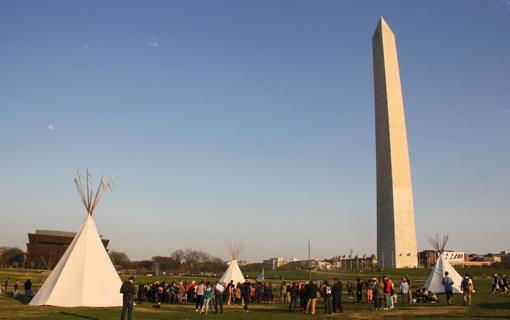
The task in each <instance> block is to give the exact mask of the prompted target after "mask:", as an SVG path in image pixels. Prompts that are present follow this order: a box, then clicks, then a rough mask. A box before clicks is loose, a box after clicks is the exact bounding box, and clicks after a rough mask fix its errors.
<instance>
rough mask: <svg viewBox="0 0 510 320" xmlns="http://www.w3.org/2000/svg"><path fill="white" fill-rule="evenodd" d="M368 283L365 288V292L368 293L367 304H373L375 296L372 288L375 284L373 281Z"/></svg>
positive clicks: (370, 280) (369, 280)
mask: <svg viewBox="0 0 510 320" xmlns="http://www.w3.org/2000/svg"><path fill="white" fill-rule="evenodd" d="M365 283H366V286H365V290H366V293H367V302H368V303H372V299H373V296H374V294H373V293H374V291H372V286H373V283H372V279H368V280H367V282H365Z"/></svg>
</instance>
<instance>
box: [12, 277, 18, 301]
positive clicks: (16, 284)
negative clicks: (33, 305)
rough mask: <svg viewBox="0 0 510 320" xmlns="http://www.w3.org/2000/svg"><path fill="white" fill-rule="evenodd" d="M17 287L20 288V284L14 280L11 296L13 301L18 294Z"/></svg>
mask: <svg viewBox="0 0 510 320" xmlns="http://www.w3.org/2000/svg"><path fill="white" fill-rule="evenodd" d="M19 286H20V282H19V280H18V279H16V281H15V282H14V293H13V294H12V297H13V298H14V299H16V298H17V297H18V293H19Z"/></svg>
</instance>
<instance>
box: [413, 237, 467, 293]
mask: <svg viewBox="0 0 510 320" xmlns="http://www.w3.org/2000/svg"><path fill="white" fill-rule="evenodd" d="M429 242H430V244H431V245H432V247H433V248H434V249H435V250H436V251H437V254H438V257H437V261H436V265H435V266H434V268H433V269H432V272H431V273H430V275H429V278H428V279H427V282H425V285H424V286H423V287H424V288H426V289H427V290H429V291H432V292H434V293H444V286H443V277H444V273H445V272H448V276H450V278H451V279H452V280H453V293H462V291H461V290H460V286H461V283H462V277H461V276H460V274H459V273H458V272H457V271H456V270H455V268H453V266H452V265H451V264H450V262H448V260H446V258H445V256H444V251H445V250H444V249H445V247H446V243H447V242H448V236H444V237H443V239H439V236H438V235H436V238H435V239H432V238H431V239H430V240H429Z"/></svg>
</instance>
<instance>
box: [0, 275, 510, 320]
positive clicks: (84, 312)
mask: <svg viewBox="0 0 510 320" xmlns="http://www.w3.org/2000/svg"><path fill="white" fill-rule="evenodd" d="M459 271H461V272H462V273H463V272H464V270H459ZM469 272H470V273H471V274H473V275H474V278H475V286H476V293H475V294H474V297H473V300H474V305H473V306H472V307H463V306H462V297H461V296H460V295H455V297H454V304H455V306H451V307H448V306H445V305H444V297H442V296H440V300H441V302H440V303H438V304H414V305H410V306H405V307H404V306H402V305H400V304H397V305H396V309H395V310H391V311H379V312H376V311H374V310H373V309H372V306H371V305H370V304H368V303H361V304H358V303H356V302H354V301H352V300H349V299H347V298H346V297H345V295H344V299H343V301H344V313H343V314H341V315H332V316H328V317H327V318H347V319H383V318H391V319H407V318H419V319H440V318H445V319H454V318H456V319H466V318H472V319H481V318H483V319H498V318H500V319H509V318H510V294H504V295H502V294H491V293H490V281H489V280H488V279H487V276H488V275H490V274H492V273H495V272H503V273H507V274H508V273H510V270H491V269H471V270H469ZM428 273H429V270H388V271H387V274H388V275H390V276H391V277H392V278H393V279H394V280H396V282H397V283H398V282H399V280H400V278H401V277H402V276H403V275H410V276H411V278H412V280H413V283H414V284H416V285H421V284H423V282H424V281H425V280H426V278H427V276H428ZM379 274H380V273H369V272H362V273H357V272H354V271H350V270H349V271H345V272H314V273H313V274H312V277H313V278H314V279H317V280H323V279H333V278H335V277H338V278H340V279H341V280H348V279H350V280H352V279H355V278H356V277H357V276H359V277H361V278H368V277H372V276H377V275H379ZM256 275H257V273H250V274H249V277H250V278H254V277H255V276H256ZM5 276H9V277H10V289H9V291H11V290H12V284H13V282H14V280H15V279H16V278H18V279H20V280H22V282H23V281H24V280H25V279H26V278H27V276H30V278H31V279H32V281H33V282H34V289H35V290H37V288H38V287H39V286H40V284H41V281H42V280H43V279H45V278H46V277H47V272H25V271H15V270H9V269H3V270H0V279H2V281H3V279H4V277H5ZM280 277H283V278H284V279H285V280H294V279H298V280H299V279H307V278H308V272H307V271H277V272H266V278H267V279H268V280H270V281H271V282H272V283H274V284H275V285H277V284H279V283H280V282H281V281H280V280H279V279H280ZM171 278H172V277H170V276H168V277H145V276H139V277H137V279H136V282H140V281H144V282H147V281H154V280H156V279H159V280H163V279H167V280H170V279H171ZM177 278H179V277H177ZM193 279H198V278H193ZM273 279H275V280H273ZM344 294H345V290H344ZM286 307H287V306H286V305H283V304H273V305H253V306H251V310H250V312H249V313H247V314H245V313H243V312H242V310H241V307H239V306H230V307H229V306H226V307H225V313H224V314H223V315H214V314H209V315H198V314H196V313H195V312H194V306H193V305H191V304H187V305H173V304H172V305H163V306H162V307H161V308H160V309H155V308H153V307H152V305H151V304H147V305H137V306H136V307H135V319H182V320H185V319H207V318H217V319H261V318H262V319H304V318H305V319H306V318H307V316H305V315H303V314H299V313H288V312H287V309H286ZM119 314H120V308H99V309H98V308H95V309H92V308H57V307H32V306H29V305H26V304H23V303H22V302H21V301H18V300H14V299H12V298H11V297H10V292H7V293H4V294H3V295H2V296H1V297H0V319H118V318H119ZM308 317H310V316H308ZM315 318H325V315H324V312H323V309H322V303H319V304H318V312H317V315H316V316H315Z"/></svg>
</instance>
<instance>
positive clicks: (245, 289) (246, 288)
mask: <svg viewBox="0 0 510 320" xmlns="http://www.w3.org/2000/svg"><path fill="white" fill-rule="evenodd" d="M250 292H251V284H250V282H249V281H245V282H244V283H243V285H242V286H241V295H242V297H243V301H244V307H243V310H244V312H248V304H249V301H250Z"/></svg>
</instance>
